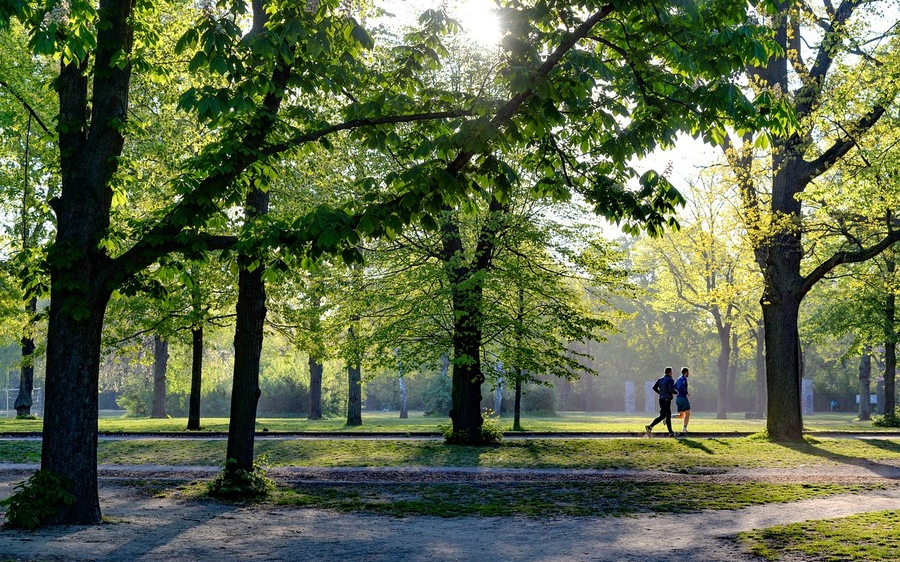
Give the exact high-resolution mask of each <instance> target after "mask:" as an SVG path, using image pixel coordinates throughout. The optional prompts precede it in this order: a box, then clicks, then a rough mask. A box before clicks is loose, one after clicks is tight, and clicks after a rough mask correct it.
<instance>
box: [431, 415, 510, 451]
mask: <svg viewBox="0 0 900 562" xmlns="http://www.w3.org/2000/svg"><path fill="white" fill-rule="evenodd" d="M482 416H483V418H484V423H482V424H481V435H480V436H479V437H478V438H476V439H472V438H471V436H470V435H469V432H468V431H467V430H462V431H453V426H452V425H442V426H440V429H441V433H442V434H443V436H444V442H445V443H447V444H448V445H497V444H499V443H500V441H502V440H503V430H502V429H500V424H499V423H498V418H497V417H496V416H495V415H494V412H493V410H490V409H488V408H485V409H484V410H483V411H482Z"/></svg>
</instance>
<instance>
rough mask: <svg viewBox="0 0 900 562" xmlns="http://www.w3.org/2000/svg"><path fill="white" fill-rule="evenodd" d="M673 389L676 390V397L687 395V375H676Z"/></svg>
mask: <svg viewBox="0 0 900 562" xmlns="http://www.w3.org/2000/svg"><path fill="white" fill-rule="evenodd" d="M675 390H676V391H677V392H678V397H679V398H680V397H687V395H688V389H687V377H686V376H684V375H681V376H680V377H678V380H677V381H675Z"/></svg>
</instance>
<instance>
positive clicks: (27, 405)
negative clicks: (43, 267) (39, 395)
mask: <svg viewBox="0 0 900 562" xmlns="http://www.w3.org/2000/svg"><path fill="white" fill-rule="evenodd" d="M25 310H26V311H27V312H28V316H29V322H30V321H31V318H32V317H33V316H34V313H35V312H37V299H35V298H32V299H31V300H29V301H28V305H27V306H26V307H25ZM33 394H34V338H33V337H32V336H31V329H30V328H26V335H24V336H22V368H21V370H20V371H19V393H18V394H16V401H15V403H14V404H13V407H14V408H15V409H16V415H17V416H30V415H31V406H32V404H33V403H34V401H33V400H34V398H33Z"/></svg>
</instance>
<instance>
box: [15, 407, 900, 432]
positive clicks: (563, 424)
mask: <svg viewBox="0 0 900 562" xmlns="http://www.w3.org/2000/svg"><path fill="white" fill-rule="evenodd" d="M654 416H655V412H654V413H652V414H624V413H585V412H561V413H560V414H559V415H558V416H555V417H547V418H537V417H528V416H526V417H524V418H523V419H522V424H523V426H524V427H525V429H526V431H553V432H604V433H607V432H613V433H623V434H635V433H639V432H642V431H643V430H644V425H646V424H647V423H648V422H649V421H650V420H652V419H653V417H654ZM731 417H732V419H726V420H717V419H716V418H715V414H714V413H696V414H694V415H693V416H692V417H691V424H690V430H691V431H698V432H719V433H722V432H724V433H728V432H749V433H756V432H759V431H762V430H763V429H765V426H766V422H765V420H748V419H744V417H743V414H740V415H738V414H732V415H731ZM98 423H99V428H100V431H103V432H135V433H144V432H173V431H184V429H185V427H187V419H186V418H171V419H162V420H156V419H149V418H128V417H124V416H121V415H117V416H116V417H108V416H101V417H100V419H99V422H98ZM201 423H202V427H203V431H228V419H227V418H204V419H203V420H201ZM448 423H449V419H447V418H441V417H437V418H435V417H425V416H424V415H422V412H410V413H409V418H407V419H400V418H399V414H398V413H397V412H364V413H363V425H361V426H356V427H349V426H347V425H346V424H345V419H344V418H343V417H334V418H329V419H324V420H313V421H310V420H307V419H306V418H260V419H258V420H257V423H256V427H257V430H258V431H264V430H267V431H271V432H279V431H310V432H319V431H328V432H331V431H334V432H347V431H354V432H358V431H362V432H371V433H378V432H385V431H390V432H397V431H399V432H421V431H426V432H439V431H440V430H441V426H443V425H447V424H448ZM497 423H498V424H499V425H500V427H501V428H503V429H504V430H507V431H508V430H510V429H511V427H512V419H511V418H500V419H499V420H498V421H497ZM804 423H805V426H806V429H807V430H810V431H884V432H891V430H890V429H885V428H876V427H874V426H873V425H872V423H871V422H860V421H857V420H856V416H855V414H852V413H838V414H824V413H823V414H814V415H811V416H806V417H805V418H804ZM42 424H43V420H40V419H36V420H17V419H15V418H0V433H16V432H34V431H40V430H41V427H42ZM674 426H677V428H678V429H680V427H681V422H680V421H679V420H673V427H674ZM896 431H897V430H896V429H894V430H893V432H896ZM201 433H202V431H201Z"/></svg>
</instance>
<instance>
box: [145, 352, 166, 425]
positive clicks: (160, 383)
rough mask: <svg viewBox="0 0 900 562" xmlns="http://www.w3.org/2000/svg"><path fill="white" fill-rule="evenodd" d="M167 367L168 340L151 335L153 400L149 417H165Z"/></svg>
mask: <svg viewBox="0 0 900 562" xmlns="http://www.w3.org/2000/svg"><path fill="white" fill-rule="evenodd" d="M168 368H169V342H168V341H166V340H164V339H162V338H161V337H159V334H156V335H155V336H153V402H152V405H151V408H150V417H151V418H157V419H162V418H165V417H166V371H167V370H168Z"/></svg>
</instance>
